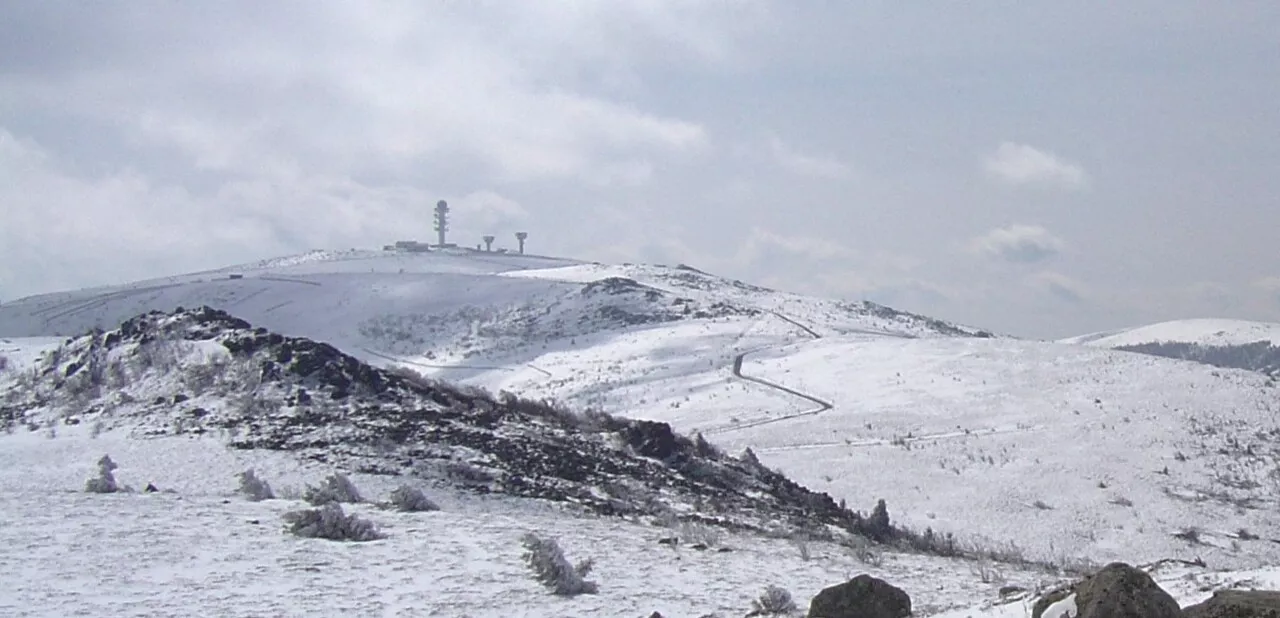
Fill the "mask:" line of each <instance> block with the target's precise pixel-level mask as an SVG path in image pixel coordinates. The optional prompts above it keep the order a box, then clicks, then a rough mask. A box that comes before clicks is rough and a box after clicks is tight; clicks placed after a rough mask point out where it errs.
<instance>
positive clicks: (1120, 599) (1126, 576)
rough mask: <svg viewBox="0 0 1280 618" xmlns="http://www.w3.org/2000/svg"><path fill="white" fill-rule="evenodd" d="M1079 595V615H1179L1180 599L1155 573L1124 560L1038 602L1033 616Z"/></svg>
mask: <svg viewBox="0 0 1280 618" xmlns="http://www.w3.org/2000/svg"><path fill="white" fill-rule="evenodd" d="M1072 594H1075V595H1076V598H1075V604H1076V611H1077V613H1076V618H1178V617H1179V616H1180V615H1181V611H1180V610H1179V608H1178V603H1177V601H1174V600H1173V597H1172V596H1169V593H1168V592H1165V591H1164V589H1162V588H1161V587H1160V586H1159V585H1158V584H1156V582H1155V580H1153V579H1151V576H1150V575H1148V574H1147V573H1145V572H1144V571H1142V570H1141V569H1138V568H1135V567H1133V566H1130V565H1128V564H1124V563H1122V562H1113V563H1111V564H1109V565H1107V566H1105V567H1103V568H1102V569H1100V570H1098V571H1097V572H1096V573H1094V574H1092V575H1090V576H1088V577H1086V578H1084V579H1083V580H1080V581H1079V582H1076V583H1075V584H1073V585H1071V586H1068V587H1065V588H1062V589H1059V590H1055V591H1053V592H1051V593H1049V594H1047V595H1045V596H1043V597H1041V598H1040V599H1039V600H1038V601H1036V603H1035V605H1034V606H1033V608H1032V611H1031V616H1032V618H1041V616H1043V615H1044V612H1045V610H1046V609H1048V608H1049V607H1050V606H1051V605H1053V604H1054V603H1057V602H1058V601H1060V600H1062V599H1065V598H1067V597H1069V596H1071V595H1072Z"/></svg>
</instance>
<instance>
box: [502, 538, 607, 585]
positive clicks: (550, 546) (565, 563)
mask: <svg viewBox="0 0 1280 618" xmlns="http://www.w3.org/2000/svg"><path fill="white" fill-rule="evenodd" d="M520 543H521V545H523V546H524V550H525V551H524V561H525V564H527V565H528V566H529V570H530V571H532V572H533V578H534V579H536V580H538V582H539V583H541V584H542V585H543V586H546V587H547V588H549V589H551V591H552V592H553V593H555V594H558V595H560V596H575V595H579V594H595V593H596V592H597V591H598V589H599V588H598V586H596V583H595V582H592V581H586V580H584V579H583V578H584V577H586V576H587V575H588V574H589V573H590V572H591V567H592V566H594V563H593V562H592V561H591V560H590V559H587V560H583V561H582V562H579V563H578V564H577V565H576V566H574V565H571V564H569V560H568V559H566V558H565V557H564V552H563V551H561V550H560V545H559V544H558V543H556V541H555V539H543V538H540V537H539V536H538V535H536V534H533V533H532V532H530V533H528V534H525V535H524V536H523V537H522V538H521V539H520Z"/></svg>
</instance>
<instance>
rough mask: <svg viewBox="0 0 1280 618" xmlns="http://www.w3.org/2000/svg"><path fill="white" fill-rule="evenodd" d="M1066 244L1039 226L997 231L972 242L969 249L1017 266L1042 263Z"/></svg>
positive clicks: (1005, 228)
mask: <svg viewBox="0 0 1280 618" xmlns="http://www.w3.org/2000/svg"><path fill="white" fill-rule="evenodd" d="M1064 244H1065V243H1063V241H1062V240H1061V239H1059V238H1058V237H1057V236H1054V235H1053V234H1050V233H1049V231H1048V230H1046V229H1044V228H1043V227H1040V226H1038V225H1019V224H1015V225H1010V226H1007V227H1002V228H996V229H994V230H991V231H990V232H988V233H986V234H984V235H983V236H980V237H978V238H975V239H973V241H972V242H971V244H970V246H971V247H972V248H973V249H974V250H975V251H977V252H979V253H981V254H983V255H986V256H988V257H993V258H998V259H1000V260H1004V261H1007V262H1014V263H1019V264H1034V263H1036V262H1043V261H1045V260H1047V259H1049V258H1051V257H1053V256H1055V255H1057V254H1058V253H1059V252H1061V251H1062V248H1063V246H1064Z"/></svg>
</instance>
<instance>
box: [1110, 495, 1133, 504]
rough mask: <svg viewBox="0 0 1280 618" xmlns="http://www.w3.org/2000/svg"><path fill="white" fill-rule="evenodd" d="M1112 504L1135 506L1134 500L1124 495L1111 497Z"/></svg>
mask: <svg viewBox="0 0 1280 618" xmlns="http://www.w3.org/2000/svg"><path fill="white" fill-rule="evenodd" d="M1111 504H1114V505H1117V506H1133V500H1130V499H1128V498H1126V497H1124V496H1117V497H1115V498H1112V499H1111Z"/></svg>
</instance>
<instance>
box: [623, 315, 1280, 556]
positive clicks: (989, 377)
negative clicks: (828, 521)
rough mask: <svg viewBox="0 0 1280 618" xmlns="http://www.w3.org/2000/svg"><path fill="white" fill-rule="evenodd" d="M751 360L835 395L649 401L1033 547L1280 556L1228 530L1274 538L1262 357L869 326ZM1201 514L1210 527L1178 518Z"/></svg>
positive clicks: (684, 420) (815, 472)
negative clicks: (1205, 359)
mask: <svg viewBox="0 0 1280 618" xmlns="http://www.w3.org/2000/svg"><path fill="white" fill-rule="evenodd" d="M742 371H743V373H744V374H747V375H751V376H757V377H760V378H764V379H766V380H770V381H773V382H775V383H778V384H782V385H786V386H788V387H790V388H793V389H796V390H798V391H801V392H804V393H807V394H809V395H812V396H813V397H815V398H817V399H820V400H824V401H827V402H830V403H831V404H832V405H833V406H834V407H833V409H831V410H828V411H825V412H818V413H812V414H809V415H807V416H798V417H795V418H786V415H785V414H780V413H779V412H778V411H773V410H770V411H766V410H761V409H760V408H759V407H756V406H753V405H751V404H749V403H748V392H750V391H756V390H761V388H762V387H760V386H758V385H755V384H748V385H745V386H746V388H747V390H746V391H744V392H743V393H741V394H740V395H736V397H737V398H736V399H735V400H733V401H725V402H722V403H721V407H720V408H719V409H715V408H714V407H710V406H706V407H704V406H697V407H696V409H697V410H699V411H700V412H704V413H705V416H704V415H702V414H699V415H697V416H692V415H681V414H671V415H668V416H669V418H668V417H667V416H664V415H661V414H659V410H657V409H651V410H649V412H648V413H649V414H651V415H653V416H654V417H656V418H660V419H664V420H671V421H672V422H673V423H674V424H675V426H676V427H678V428H680V429H683V430H699V431H704V432H707V435H709V436H711V437H714V439H715V440H716V441H717V442H718V443H720V444H722V445H724V446H726V447H728V448H730V449H731V450H732V449H734V448H737V447H741V446H745V445H750V446H752V448H754V449H755V450H756V452H757V454H758V455H759V456H760V458H761V460H762V461H763V462H764V463H766V464H767V465H771V466H775V467H777V468H778V469H780V470H784V471H786V472H787V473H788V474H790V475H792V476H794V477H795V478H796V479H797V480H798V481H800V482H802V483H804V484H806V485H808V486H811V487H814V488H816V489H818V490H821V491H827V492H829V493H831V494H832V495H833V496H835V497H838V498H841V497H843V498H848V499H849V500H851V501H853V500H855V499H856V500H862V501H865V500H866V499H867V498H868V497H880V498H885V499H886V500H888V503H889V504H890V505H895V506H896V511H895V512H896V513H897V514H898V516H899V518H900V519H902V520H904V521H907V522H909V523H911V524H913V525H916V526H918V527H924V526H933V527H935V528H939V529H943V530H956V531H963V532H965V533H968V534H974V535H979V536H982V537H986V538H988V539H999V540H1004V541H1011V542H1014V543H1016V544H1018V545H1019V546H1020V547H1022V548H1023V549H1024V550H1025V551H1027V552H1028V553H1031V554H1034V555H1037V556H1040V557H1051V556H1054V555H1057V554H1060V555H1065V556H1088V557H1091V558H1092V559H1094V560H1099V561H1106V560H1112V559H1126V560H1155V559H1158V558H1162V557H1174V556H1177V557H1187V558H1192V557H1195V556H1199V555H1203V556H1204V557H1205V559H1207V560H1211V562H1213V563H1214V564H1221V563H1224V562H1225V563H1232V564H1242V565H1257V564H1266V563H1274V561H1275V560H1277V559H1280V552H1277V549H1280V546H1278V545H1276V544H1275V543H1271V542H1267V541H1260V542H1259V541H1253V542H1243V541H1242V542H1240V543H1238V544H1233V543H1232V541H1233V540H1235V539H1234V537H1235V536H1237V534H1236V532H1237V531H1238V530H1239V529H1241V528H1244V529H1248V530H1250V531H1253V532H1254V533H1256V534H1260V535H1262V536H1263V537H1264V538H1271V539H1280V525H1278V524H1277V522H1276V521H1275V519H1274V518H1273V517H1271V516H1270V513H1273V512H1274V511H1275V509H1276V508H1277V506H1280V501H1278V500H1277V498H1278V497H1280V492H1278V490H1280V483H1278V482H1277V479H1280V417H1278V416H1277V413H1280V389H1277V388H1276V387H1275V385H1274V382H1270V381H1268V380H1267V379H1266V378H1265V377H1263V376H1260V375H1258V374H1254V373H1251V372H1245V371H1238V370H1215V369H1212V368H1210V367H1206V366H1202V365H1196V364H1191V363H1178V362H1173V361H1168V360H1165V359H1160V358H1156V357H1149V356H1144V355H1137V354H1127V353H1121V352H1111V351H1104V350H1094V349H1091V348H1086V347H1079V346H1065V345H1059V344H1052V343H1040V342H1025V341H1015V340H990V339H986V340H984V339H916V340H909V339H892V338H884V337H867V336H849V337H839V338H829V339H822V340H819V341H813V342H807V343H798V344H795V345H794V346H791V347H789V348H783V349H770V350H764V351H761V352H760V353H757V354H754V355H750V356H748V358H747V360H746V362H745V363H744V366H743V369H742ZM795 406H796V407H795V408H793V410H795V412H803V411H805V409H806V408H807V411H809V412H814V409H813V406H812V404H811V402H806V401H803V400H800V401H797V402H796V403H795ZM731 410H733V411H735V412H734V414H735V416H734V417H733V418H731V419H730V423H728V424H726V423H725V422H724V420H723V415H724V414H725V413H727V412H729V411H731ZM795 412H793V413H795ZM734 418H736V419H737V421H736V422H735V421H734V420H733V419H734ZM1166 470H1167V473H1166ZM1126 501H1129V502H1132V506H1125V505H1124V504H1123V503H1124V502H1126ZM1037 503H1040V504H1039V505H1037ZM1190 527H1197V528H1199V529H1201V530H1203V531H1205V534H1203V535H1202V539H1203V540H1204V542H1205V543H1210V544H1211V545H1204V544H1199V545H1196V544H1190V543H1187V542H1185V541H1182V540H1180V539H1177V538H1174V537H1173V536H1172V534H1173V533H1175V532H1179V531H1182V530H1185V529H1187V528H1190ZM1211 556H1212V557H1211Z"/></svg>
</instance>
